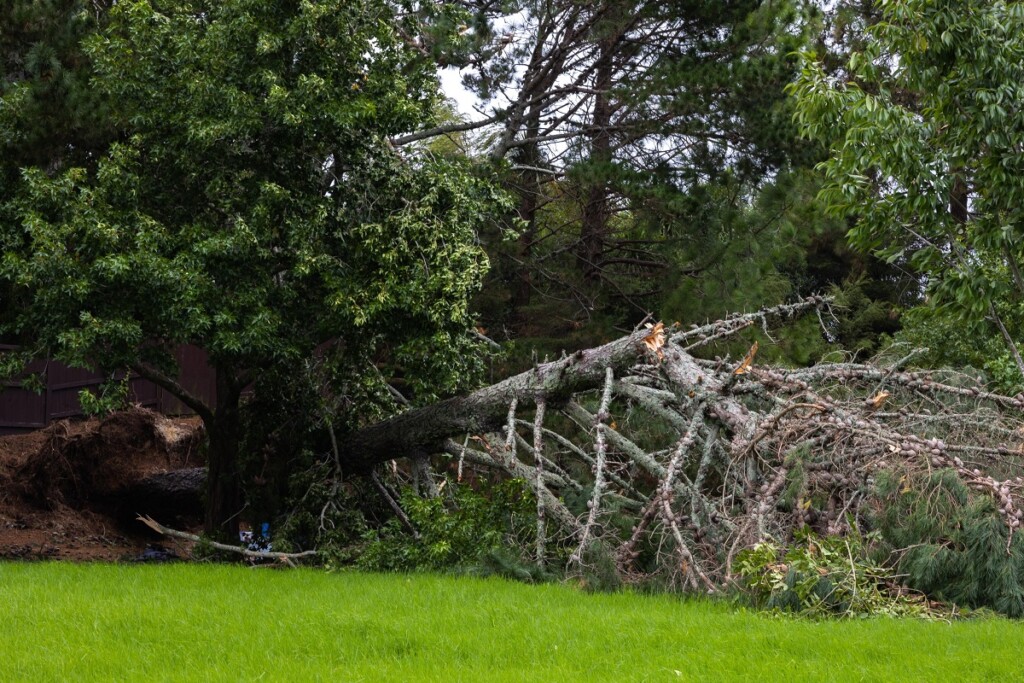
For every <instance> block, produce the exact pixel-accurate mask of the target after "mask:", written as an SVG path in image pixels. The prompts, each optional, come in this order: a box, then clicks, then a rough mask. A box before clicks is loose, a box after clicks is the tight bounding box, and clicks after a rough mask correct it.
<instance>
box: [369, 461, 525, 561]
mask: <svg viewBox="0 0 1024 683" xmlns="http://www.w3.org/2000/svg"><path fill="white" fill-rule="evenodd" d="M443 493H444V495H442V496H438V497H436V498H420V497H419V496H417V495H416V494H415V492H413V491H412V490H411V489H405V490H404V491H403V493H402V496H401V498H402V500H401V503H402V507H403V508H404V509H405V511H406V513H407V514H408V516H409V519H410V521H411V522H412V525H413V527H414V528H415V529H416V531H417V533H418V535H419V537H418V538H417V537H414V536H413V535H412V534H410V533H409V532H408V531H407V530H406V529H405V528H403V526H402V525H401V523H400V522H399V520H397V519H390V520H388V522H386V523H385V524H384V525H383V526H382V527H381V528H379V529H377V530H371V531H368V532H366V534H365V535H364V541H366V547H365V549H364V551H363V553H362V555H361V557H360V558H359V559H358V561H357V565H358V566H359V567H360V568H362V569H368V570H374V571H414V570H446V569H455V568H470V567H479V566H480V565H481V563H485V560H486V564H490V565H494V566H502V565H504V566H509V565H510V564H515V560H514V553H511V554H510V551H509V549H511V548H516V547H521V548H529V547H531V544H532V543H533V542H534V540H535V538H536V519H537V518H536V499H535V498H534V497H533V494H532V493H530V492H529V490H528V489H527V488H526V483H525V482H524V481H522V480H520V479H512V480H509V481H505V482H502V483H500V484H497V485H494V486H491V487H490V488H485V489H483V490H481V491H479V492H477V491H474V490H472V489H471V488H470V487H468V486H464V485H458V484H451V483H450V482H449V484H447V485H446V486H445V488H444V491H443ZM500 573H505V572H504V571H501V572H500ZM510 573H512V574H516V572H515V571H512V572H510Z"/></svg>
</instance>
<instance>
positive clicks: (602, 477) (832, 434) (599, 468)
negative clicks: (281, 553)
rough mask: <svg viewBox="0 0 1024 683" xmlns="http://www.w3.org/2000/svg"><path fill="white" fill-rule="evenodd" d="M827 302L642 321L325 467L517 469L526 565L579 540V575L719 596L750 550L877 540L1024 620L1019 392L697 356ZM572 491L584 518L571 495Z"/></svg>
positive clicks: (968, 599)
mask: <svg viewBox="0 0 1024 683" xmlns="http://www.w3.org/2000/svg"><path fill="white" fill-rule="evenodd" d="M827 305H828V302H827V301H826V300H825V299H823V298H820V297H811V298H808V299H806V300H804V301H801V302H798V303H795V304H790V305H784V306H778V307H775V308H771V309H766V310H763V311H759V312H757V313H754V314H748V315H741V316H735V317H732V318H729V319H727V320H722V321H718V322H715V323H712V324H709V325H705V326H700V327H694V328H692V329H689V330H679V329H672V328H667V327H665V326H664V325H662V324H661V323H658V324H654V325H647V326H645V327H643V328H641V329H638V330H637V331H635V332H634V333H633V334H631V335H628V336H626V337H623V338H621V339H619V340H617V341H614V342H612V343H609V344H606V345H604V346H601V347H598V348H595V349H590V350H586V351H580V352H577V353H575V354H572V355H568V356H566V357H564V358H562V359H559V360H557V361H554V362H549V363H544V364H539V365H537V366H536V367H535V368H534V369H533V370H530V371H528V372H525V373H522V374H520V375H517V376H515V377H512V378H510V379H507V380H505V381H503V382H500V383H498V384H495V385H493V386H490V387H486V388H483V389H481V390H479V391H477V392H474V393H472V394H470V395H468V396H464V397H457V398H453V399H450V400H447V401H443V402H441V403H438V404H435V405H431V406H426V407H423V408H418V409H413V410H409V411H406V412H404V413H401V414H399V415H397V416H395V417H393V418H391V419H389V420H386V421H384V422H381V423H379V424H376V425H372V426H369V427H367V428H365V429H363V430H360V431H357V432H355V433H353V434H351V435H348V436H347V437H343V438H341V439H340V440H339V441H338V442H336V444H335V451H334V452H335V456H336V461H337V463H338V464H339V465H340V467H341V468H342V469H343V470H345V471H346V472H370V471H373V469H374V467H375V466H377V465H379V464H380V463H383V462H385V461H388V460H391V459H393V458H395V457H401V456H409V457H413V458H414V459H418V461H419V462H420V463H423V462H425V461H426V458H427V456H431V455H436V454H438V453H444V454H445V456H446V457H448V458H450V459H452V460H454V461H457V465H456V467H457V470H458V472H460V473H461V472H462V471H463V468H464V467H476V468H488V469H492V470H498V471H501V472H504V473H505V474H507V475H508V476H511V477H515V478H520V479H522V480H524V481H526V482H528V484H529V486H530V487H531V488H532V490H533V492H534V493H535V495H536V498H537V501H538V503H537V514H538V517H539V520H540V522H539V524H538V533H537V538H536V541H535V542H536V547H535V548H534V549H532V550H531V552H532V553H535V560H536V561H538V562H540V563H543V562H544V560H545V558H546V557H547V556H549V555H553V554H556V553H553V551H552V550H551V548H556V547H557V548H563V549H564V548H570V549H571V552H570V553H568V562H567V564H568V567H569V569H570V570H572V569H573V567H577V568H579V569H580V570H583V569H585V565H586V563H587V562H588V558H589V557H592V554H591V553H590V551H591V550H592V549H594V548H601V549H603V550H604V552H606V553H609V554H611V555H612V556H613V557H614V561H615V567H616V571H617V573H618V574H619V576H620V578H622V579H624V580H637V579H640V578H643V577H644V576H646V575H650V574H652V573H660V574H662V575H665V576H669V577H671V579H672V580H674V581H676V582H677V583H678V584H679V585H681V586H682V587H685V588H686V589H688V590H693V591H701V592H705V591H707V592H713V591H717V590H720V589H722V588H724V587H726V586H728V585H729V584H730V583H732V582H734V581H735V580H736V578H737V576H736V568H735V565H736V558H737V555H738V554H739V553H740V552H741V551H743V550H744V549H750V548H753V547H755V546H757V544H759V543H761V542H764V541H774V542H777V543H779V544H781V545H782V546H785V544H786V543H788V542H790V541H791V540H792V539H793V538H794V533H795V532H797V531H798V530H800V529H812V530H814V531H815V532H817V533H819V534H821V535H843V534H849V533H851V532H853V533H857V534H859V533H860V532H861V531H862V530H874V531H875V532H876V534H875V536H874V537H873V538H876V542H875V543H874V546H875V549H876V550H878V549H879V548H882V549H885V551H886V552H887V553H888V554H889V561H890V562H892V563H895V564H897V565H899V568H900V570H901V573H902V574H904V575H907V577H908V582H909V583H910V584H911V585H913V586H915V587H917V588H920V589H922V590H926V591H929V592H931V593H937V594H938V597H940V598H944V599H950V600H956V601H960V602H962V603H964V604H968V605H994V606H996V607H997V608H998V609H1000V610H1001V611H1003V612H1006V613H1010V614H1014V615H1020V614H1022V613H1024V590H1022V588H1021V582H1022V579H1024V546H1021V544H1020V540H1019V538H1018V535H1017V530H1018V529H1019V527H1020V524H1021V522H1022V519H1024V508H1022V502H1021V492H1022V489H1024V479H1022V478H1021V476H1022V475H1024V471H1022V468H1021V464H1022V459H1021V453H1022V451H1024V423H1022V422H1021V419H1020V417H1021V411H1022V409H1024V396H1021V395H1018V396H1003V395H999V394H995V393H992V392H989V391H987V390H986V389H985V388H984V386H982V385H981V384H980V381H979V378H978V377H976V376H973V375H969V374H964V373H958V372H953V371H917V370H907V369H905V367H906V366H907V365H908V364H909V363H910V362H911V361H912V360H913V356H914V355H915V354H914V353H909V354H906V355H905V356H904V357H902V358H888V359H884V358H883V359H878V360H876V361H874V362H869V363H852V362H850V363H824V364H819V365H816V366H814V367H810V368H797V369H784V368H770V367H761V366H759V365H758V363H757V358H756V351H757V349H756V345H755V346H754V348H751V349H750V352H749V353H748V354H747V355H746V357H745V358H742V359H735V360H729V359H716V360H707V359H703V360H702V359H698V358H697V357H695V356H694V355H693V352H694V351H696V350H697V349H701V348H703V347H708V346H709V345H711V344H713V343H715V342H718V341H720V340H723V339H727V338H729V337H732V336H734V335H736V334H737V333H739V332H740V331H742V330H744V329H746V328H748V327H750V326H752V325H759V326H763V327H764V329H765V330H766V331H767V330H768V328H769V326H770V325H771V324H773V323H774V322H776V321H778V320H784V319H788V318H791V317H794V316H798V315H801V314H805V313H808V312H820V309H822V308H823V307H824V306H827ZM581 496H584V497H585V498H587V499H588V500H587V503H586V508H585V509H579V508H578V506H577V509H573V508H571V507H570V506H569V505H567V503H566V502H565V501H566V499H567V498H576V499H578V498H580V497H581ZM391 502H392V503H394V500H392V501H391ZM407 521H408V520H406V522H407ZM564 554H565V553H563V555H564ZM852 561H853V558H851V562H852Z"/></svg>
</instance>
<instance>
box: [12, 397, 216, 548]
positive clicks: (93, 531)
mask: <svg viewBox="0 0 1024 683" xmlns="http://www.w3.org/2000/svg"><path fill="white" fill-rule="evenodd" d="M202 439H203V432H202V427H201V423H200V422H199V420H198V419H197V418H194V417H192V418H179V419H170V418H166V417H164V416H162V415H159V414H157V413H154V412H152V411H149V410H145V409H133V410H130V411H126V412H123V413H117V414H115V415H112V416H110V417H108V418H106V419H104V420H102V421H98V420H88V421H80V422H70V421H63V422H59V423H56V424H54V425H51V426H50V427H48V428H47V429H45V430H42V431H39V432H34V433H30V434H23V435H15V436H5V437H0V558H23V559H40V558H60V559H72V560H103V561H110V560H117V559H125V558H126V557H134V556H138V555H140V554H141V553H142V552H143V550H144V549H145V548H146V546H147V545H149V544H151V543H153V542H154V541H162V540H165V539H159V538H156V537H155V535H154V534H152V533H151V532H150V531H148V530H147V529H146V528H145V527H144V526H143V525H142V524H140V523H137V522H135V521H134V510H132V509H131V508H132V507H134V506H136V505H138V504H140V503H139V500H138V496H137V495H136V496H135V497H134V498H133V497H132V492H133V491H135V490H137V485H138V483H139V482H143V481H147V480H148V478H150V477H154V476H157V478H159V476H162V475H166V474H167V473H171V472H178V471H185V470H189V469H192V468H196V467H200V466H202V465H203V464H204V463H203V462H202V460H201V459H200V452H201V449H200V448H199V446H200V444H201V442H202ZM133 487H136V488H133ZM175 521H178V522H182V523H184V522H188V521H189V520H188V519H187V515H186V516H185V517H180V518H178V519H177V520H175ZM196 521H198V520H192V522H193V523H194V522H196Z"/></svg>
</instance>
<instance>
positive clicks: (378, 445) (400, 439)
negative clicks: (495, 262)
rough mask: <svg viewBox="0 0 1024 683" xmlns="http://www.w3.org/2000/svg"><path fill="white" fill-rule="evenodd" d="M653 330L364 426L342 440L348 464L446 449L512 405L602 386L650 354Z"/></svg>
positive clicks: (489, 427) (558, 399)
mask: <svg viewBox="0 0 1024 683" xmlns="http://www.w3.org/2000/svg"><path fill="white" fill-rule="evenodd" d="M648 335H649V332H648V331H647V330H639V331H637V332H634V333H633V334H631V335H629V336H627V337H623V338H621V339H618V340H616V341H613V342H610V343H608V344H605V345H604V346H600V347H597V348H595V349H588V350H586V351H579V352H577V353H574V354H573V355H571V356H567V357H565V358H562V359H561V360H557V361H553V362H550V363H542V364H540V365H538V366H537V367H536V368H534V369H533V370H529V371H527V372H524V373H522V374H519V375H516V376H515V377H510V378H509V379H506V380H505V381H503V382H499V383H498V384H494V385H492V386H489V387H485V388H483V389H480V390H479V391H475V392H473V393H472V394H469V395H468V396H459V397H456V398H450V399H448V400H446V401H441V402H440V403H436V404H434V405H430V406H425V407H423V408H417V409H415V410H410V411H408V412H405V413H402V414H400V415H397V416H396V417H393V418H391V419H390V420H385V421H384V422H380V423H378V424H375V425H371V426H369V427H366V428H365V429H361V430H359V431H357V432H355V433H353V434H351V435H349V436H348V437H347V438H345V439H343V440H342V443H341V451H342V455H343V458H344V460H343V464H344V465H345V466H346V467H347V468H348V469H349V471H353V472H367V471H369V470H370V468H372V467H373V466H374V465H376V464H378V463H381V462H386V461H388V460H392V459H394V458H401V457H404V456H407V455H410V454H415V453H422V452H428V453H436V452H440V451H442V450H444V442H445V440H446V439H448V438H451V437H453V436H456V435H459V434H466V433H474V434H480V433H484V432H488V431H494V430H496V429H498V428H499V427H501V426H502V425H503V424H504V423H505V420H506V417H507V414H508V407H509V404H510V403H511V402H512V401H513V400H516V401H517V402H518V403H519V405H520V406H526V405H529V404H532V403H534V402H535V401H536V399H537V398H538V397H539V396H544V397H545V399H546V401H547V405H548V408H549V409H551V408H553V407H557V406H558V405H559V403H562V402H565V401H567V400H568V399H569V398H570V397H571V396H572V395H573V394H575V393H578V392H580V391H586V390H588V389H594V388H597V387H600V386H601V383H602V382H604V377H605V370H606V368H612V370H614V371H615V372H616V373H619V372H621V371H624V370H626V369H628V368H630V367H632V366H633V365H634V364H636V363H637V361H638V360H639V359H642V358H644V357H645V355H646V353H647V352H648V351H647V347H646V346H645V344H644V340H645V338H647V337H648Z"/></svg>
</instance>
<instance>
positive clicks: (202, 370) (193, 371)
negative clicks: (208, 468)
mask: <svg viewBox="0 0 1024 683" xmlns="http://www.w3.org/2000/svg"><path fill="white" fill-rule="evenodd" d="M15 349H17V347H16V346H11V345H6V344H0V351H3V350H15ZM176 357H177V361H178V364H179V367H180V375H179V378H178V381H179V382H181V384H182V385H183V386H185V388H187V389H188V390H189V391H191V392H192V394H193V395H195V396H198V397H200V398H202V399H204V400H207V401H210V402H211V403H212V402H214V401H215V400H216V395H217V389H216V386H217V385H216V376H215V375H214V372H213V370H212V369H211V368H210V366H209V364H208V363H207V355H206V352H205V351H203V350H202V349H200V348H198V347H196V346H182V347H179V348H178V349H177V352H176ZM26 374H28V375H39V376H40V377H41V378H42V382H43V386H44V390H43V392H42V393H37V392H35V391H32V390H30V389H28V388H26V387H25V386H24V382H23V381H22V380H14V381H9V382H4V383H3V384H2V386H0V435H3V434H20V433H23V432H29V431H32V430H35V429H42V428H43V427H45V426H47V425H48V424H50V423H51V422H53V421H56V420H62V419H64V418H68V417H78V416H81V415H82V414H83V413H82V406H81V404H80V403H79V400H78V394H79V392H81V391H82V390H83V389H88V388H92V387H98V386H99V385H100V384H101V383H102V382H103V381H104V379H106V377H105V375H102V374H100V373H98V372H95V371H92V370H82V369H80V368H70V367H68V366H66V365H64V364H63V363H58V362H57V361H54V360H39V361H34V362H33V363H32V364H31V365H29V367H28V368H27V370H26ZM115 377H116V376H115ZM120 377H121V378H123V377H124V375H123V374H121V375H120ZM128 400H129V401H131V402H132V403H135V404H139V405H142V406H145V407H147V408H152V409H154V410H158V411H160V412H162V413H166V414H169V415H183V414H188V413H190V412H192V411H190V410H189V409H188V408H187V407H186V406H185V405H184V404H182V403H181V401H179V400H178V399H177V398H175V397H174V396H173V395H172V394H170V393H169V392H167V391H164V390H163V389H161V388H160V387H158V386H156V385H155V384H153V383H152V382H149V381H148V380H145V379H142V378H141V377H139V376H137V375H135V374H132V375H131V376H130V377H129V379H128Z"/></svg>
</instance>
